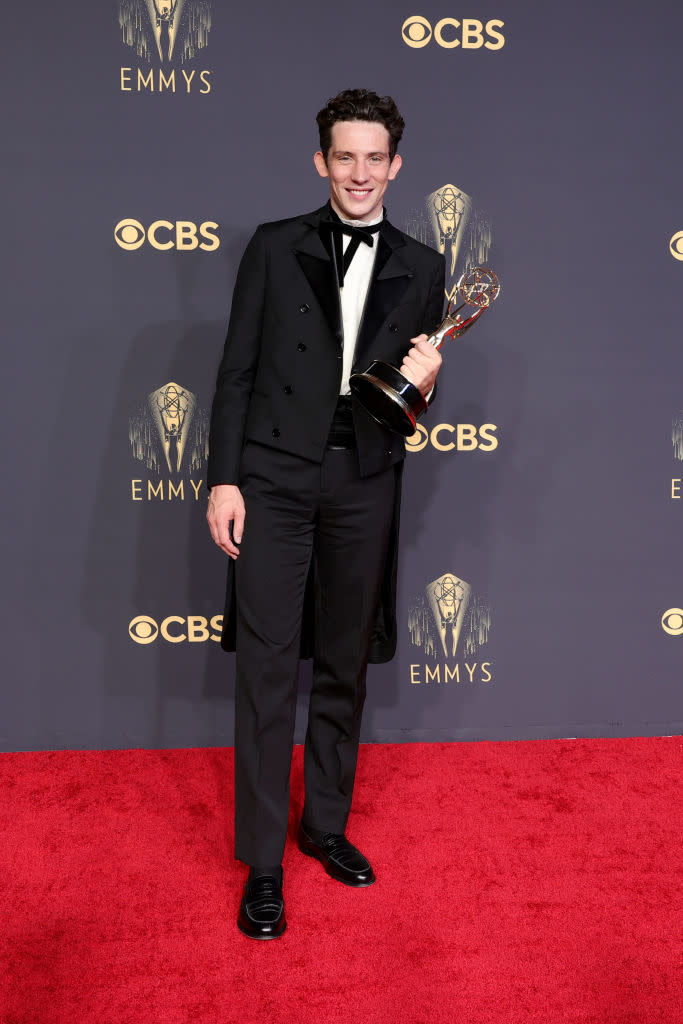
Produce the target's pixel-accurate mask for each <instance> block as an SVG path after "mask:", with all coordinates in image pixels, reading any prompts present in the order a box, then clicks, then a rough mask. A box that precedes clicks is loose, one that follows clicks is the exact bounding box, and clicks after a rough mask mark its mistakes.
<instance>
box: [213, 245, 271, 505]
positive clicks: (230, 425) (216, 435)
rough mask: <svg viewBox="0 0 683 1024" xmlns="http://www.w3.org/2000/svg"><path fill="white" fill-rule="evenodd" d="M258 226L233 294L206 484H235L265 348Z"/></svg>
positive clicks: (262, 256) (262, 251)
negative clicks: (252, 396)
mask: <svg viewBox="0 0 683 1024" xmlns="http://www.w3.org/2000/svg"><path fill="white" fill-rule="evenodd" d="M263 235H264V233H263V229H262V228H261V227H259V228H257V229H256V231H255V233H254V235H253V237H252V239H251V241H250V242H249V244H248V245H247V248H246V249H245V252H244V256H243V257H242V261H241V263H240V266H239V270H238V272H237V280H236V281H235V289H234V292H233V296H232V307H231V310H230V322H229V324H228V334H227V338H226V340H225V349H224V351H223V358H222V359H221V362H220V366H219V367H218V378H217V381H216V393H215V395H214V399H213V405H212V407H211V425H210V429H209V459H208V467H207V478H206V482H207V486H208V487H209V488H211V487H215V485H216V484H237V483H238V480H239V466H240V457H241V454H242V444H243V438H244V427H245V423H246V418H247V411H248V408H249V399H250V396H251V390H252V386H253V383H254V377H255V375H256V368H257V366H258V360H259V353H260V350H261V331H262V325H263V305H264V296H265V290H266V247H265V239H264V237H263Z"/></svg>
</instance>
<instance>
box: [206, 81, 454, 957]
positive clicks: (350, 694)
mask: <svg viewBox="0 0 683 1024" xmlns="http://www.w3.org/2000/svg"><path fill="white" fill-rule="evenodd" d="M317 122H318V127H319V131H320V149H319V150H318V151H317V152H316V153H315V155H314V158H313V159H314V163H315V167H316V170H317V172H318V174H319V175H320V176H321V177H323V178H326V179H327V180H328V182H329V188H330V199H329V202H328V203H327V204H326V205H325V206H324V207H322V208H321V209H319V210H316V211H315V212H313V213H311V214H307V215H304V216H300V217H294V218H291V219H290V220H284V221H277V222H275V223H271V224H262V225H261V226H260V227H259V228H258V229H257V231H256V233H255V234H254V236H253V238H252V239H251V241H250V242H249V245H248V246H247V249H246V252H245V254H244V257H243V259H242V263H241V265H240V269H239V273H238V275H237V281H236V284H235V290H234V294H233V301H232V310H231V315H230V325H229V328H228V337H227V341H226V346H225V352H224V355H223V359H222V362H221V365H220V368H219V371H218V381H217V387H216V396H215V398H214V403H213V409H212V417H211V433H210V440H209V451H210V455H209V468H208V485H209V487H210V488H211V493H210V497H209V508H208V512H207V519H208V522H209V526H210V529H211V534H212V537H213V539H214V540H215V542H216V543H217V544H218V545H219V547H221V548H222V549H223V551H225V552H226V554H227V555H229V557H230V559H231V562H230V564H229V572H228V595H227V602H226V613H225V618H224V636H223V646H224V647H225V648H226V649H233V646H232V645H233V631H234V643H235V648H236V650H237V674H236V712H235V715H236V724H235V838H236V849H235V853H236V856H237V858H238V859H240V860H243V861H244V862H245V863H246V864H248V865H249V867H250V872H249V877H248V879H247V883H246V886H245V890H244V895H243V897H242V902H241V906H240V914H239V918H238V926H239V928H240V929H241V931H243V932H244V933H245V934H246V935H249V936H250V937H252V938H259V939H267V938H276V937H278V936H279V935H281V934H282V933H283V931H284V930H285V916H284V901H283V896H282V868H281V860H282V854H283V851H284V846H285V838H286V832H287V819H288V813H289V770H290V762H291V754H292V742H293V730H294V719H295V710H296V683H297V671H298V659H299V657H300V655H302V654H303V655H304V656H306V655H309V654H310V653H312V654H313V659H314V662H313V685H312V690H311V698H310V706H309V715H308V730H307V734H306V744H305V752H304V777H305V784H306V797H305V805H304V811H303V816H302V821H301V824H300V827H299V836H298V842H299V847H300V849H301V850H302V852H304V853H306V854H308V855H310V856H313V857H316V858H317V859H318V860H320V861H321V863H322V864H323V865H324V867H325V869H326V870H327V872H328V874H330V875H331V876H332V877H333V878H335V879H336V880H338V881H340V882H343V883H345V884H347V885H351V886H358V887H362V886H366V885H371V884H372V883H373V882H374V881H375V876H374V873H373V870H372V867H371V866H370V864H369V862H368V861H367V859H366V858H365V857H364V856H363V854H361V853H360V851H359V850H357V849H356V848H355V847H354V846H352V844H351V843H350V842H349V841H348V840H347V839H346V836H345V835H344V832H345V829H346V823H347V819H348V815H349V810H350V806H351V797H352V792H353V782H354V776H355V770H356V760H357V754H358V741H359V733H360V722H361V714H362V708H363V702H364V699H365V674H366V667H367V662H368V660H369V659H370V660H374V661H386V660H388V659H389V658H391V657H392V656H393V653H394V649H395V643H396V635H395V634H396V628H395V617H394V608H393V604H394V593H395V558H396V540H397V529H398V487H399V482H400V469H401V465H402V460H403V458H404V456H405V446H404V443H403V438H402V437H399V436H398V435H397V434H392V433H391V431H389V430H388V429H386V428H385V427H383V426H382V425H381V424H379V423H377V422H376V421H375V420H373V419H372V417H371V416H369V415H368V414H367V413H366V412H365V411H364V410H363V409H362V408H361V407H360V406H359V405H358V403H357V402H355V400H352V399H351V397H350V391H349V385H348V381H349V375H350V374H351V373H352V372H354V371H356V370H358V371H363V370H365V369H366V368H367V366H368V365H369V364H370V362H372V360H373V359H384V360H386V361H387V362H390V363H392V364H393V365H395V366H400V368H401V370H402V372H403V373H404V374H405V375H406V376H407V377H408V378H409V379H410V380H411V381H412V382H413V384H414V385H415V386H416V387H418V388H419V390H420V391H421V392H422V394H423V395H424V396H425V397H427V398H428V397H429V396H430V394H431V392H432V391H433V388H434V382H435V379H436V375H437V372H438V369H439V366H440V363H441V358H440V356H439V353H438V352H437V351H435V349H434V348H433V347H432V346H430V345H428V344H427V343H426V338H427V335H426V334H425V333H424V332H425V331H428V330H430V329H431V328H433V327H434V326H435V325H436V324H437V323H438V322H439V321H440V319H441V313H442V308H443V296H444V266H443V258H442V257H441V256H440V255H439V254H438V253H436V252H435V251H434V250H432V249H429V248H428V247H426V246H423V245H421V244H420V243H418V242H416V241H414V240H413V239H412V238H409V237H408V236H406V235H404V234H403V233H402V232H400V231H398V230H397V229H396V228H394V227H393V226H392V225H391V224H390V223H389V221H388V220H387V219H386V218H385V216H384V213H383V205H382V199H383V196H384V193H385V191H386V189H387V186H388V184H389V182H390V181H392V180H393V179H394V178H395V177H396V175H397V174H398V171H399V169H400V167H401V157H400V156H399V155H398V154H397V152H396V147H397V145H398V142H399V140H400V138H401V135H402V132H403V119H402V118H401V115H400V114H399V112H398V110H397V108H396V105H395V103H394V101H393V100H392V99H391V98H390V97H384V98H380V97H379V96H377V95H376V94H375V93H372V92H368V91H367V90H362V89H355V90H346V91H345V92H342V93H340V94H339V96H337V97H335V98H334V99H333V100H330V101H329V103H328V104H327V106H326V107H325V108H324V109H323V110H321V111H320V113H319V114H318V117H317Z"/></svg>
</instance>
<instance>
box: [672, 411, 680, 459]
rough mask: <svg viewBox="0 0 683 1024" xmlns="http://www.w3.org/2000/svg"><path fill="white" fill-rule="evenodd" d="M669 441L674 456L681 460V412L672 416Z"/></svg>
mask: <svg viewBox="0 0 683 1024" xmlns="http://www.w3.org/2000/svg"><path fill="white" fill-rule="evenodd" d="M671 441H672V444H673V446H674V458H675V459H678V460H679V461H681V462H683V412H679V413H678V415H677V416H674V420H673V424H672V426H671Z"/></svg>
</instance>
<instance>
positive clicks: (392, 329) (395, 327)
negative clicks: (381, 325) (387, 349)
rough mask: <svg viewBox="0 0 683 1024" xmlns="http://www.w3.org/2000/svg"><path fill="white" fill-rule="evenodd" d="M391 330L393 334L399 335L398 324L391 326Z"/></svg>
mask: <svg viewBox="0 0 683 1024" xmlns="http://www.w3.org/2000/svg"><path fill="white" fill-rule="evenodd" d="M389 330H390V331H391V333H392V334H398V327H397V325H396V324H389Z"/></svg>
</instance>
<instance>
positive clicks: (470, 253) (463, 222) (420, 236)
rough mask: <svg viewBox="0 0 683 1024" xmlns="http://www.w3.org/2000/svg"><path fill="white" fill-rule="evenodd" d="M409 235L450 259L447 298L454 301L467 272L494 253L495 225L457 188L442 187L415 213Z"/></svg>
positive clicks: (408, 225)
mask: <svg viewBox="0 0 683 1024" xmlns="http://www.w3.org/2000/svg"><path fill="white" fill-rule="evenodd" d="M405 230H406V233H407V234H409V235H411V236H412V237H413V238H415V239H417V241H418V242H422V243H423V244H424V245H431V246H432V247H433V248H436V249H438V250H439V252H440V253H443V255H444V256H445V257H446V298H447V299H448V301H449V302H450V301H451V299H452V298H453V295H454V292H455V286H456V284H457V281H458V279H459V277H460V275H461V273H462V271H463V270H467V269H469V268H471V267H475V266H481V265H485V264H486V263H487V262H488V256H489V252H490V250H491V225H490V224H489V222H488V220H487V219H486V217H485V216H484V215H483V214H482V213H481V212H479V211H477V210H476V209H475V207H474V203H473V201H472V197H471V196H469V195H468V194H467V193H466V192H463V190H462V189H460V188H458V187H457V185H442V186H441V188H437V189H436V190H435V191H434V192H430V194H429V195H428V196H425V199H424V204H423V206H422V208H421V209H418V210H413V211H412V213H411V214H410V216H409V217H408V219H407V221H406V225H405Z"/></svg>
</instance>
